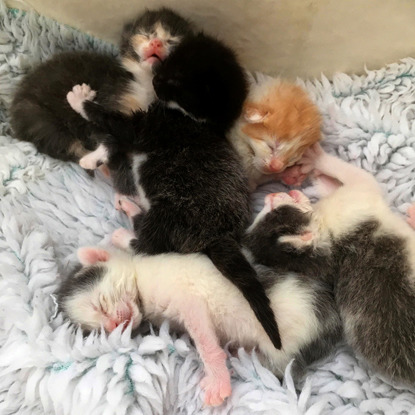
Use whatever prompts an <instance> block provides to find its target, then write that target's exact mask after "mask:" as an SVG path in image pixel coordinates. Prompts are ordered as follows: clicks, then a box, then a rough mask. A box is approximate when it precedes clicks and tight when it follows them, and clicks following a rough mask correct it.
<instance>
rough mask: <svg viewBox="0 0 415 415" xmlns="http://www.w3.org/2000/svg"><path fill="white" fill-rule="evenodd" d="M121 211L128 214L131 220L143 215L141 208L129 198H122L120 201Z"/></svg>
mask: <svg viewBox="0 0 415 415" xmlns="http://www.w3.org/2000/svg"><path fill="white" fill-rule="evenodd" d="M118 203H119V206H120V209H121V210H122V211H123V212H124V213H126V215H127V216H128V217H129V218H132V217H134V216H137V215H139V214H140V213H142V211H141V209H140V207H139V206H137V205H136V204H135V203H134V202H132V201H131V200H130V199H129V198H128V197H127V196H121V197H120V198H119V200H118Z"/></svg>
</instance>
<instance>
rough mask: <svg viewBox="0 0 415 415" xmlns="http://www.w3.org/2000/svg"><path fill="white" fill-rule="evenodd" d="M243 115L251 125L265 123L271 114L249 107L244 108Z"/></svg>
mask: <svg viewBox="0 0 415 415" xmlns="http://www.w3.org/2000/svg"><path fill="white" fill-rule="evenodd" d="M243 115H244V119H245V121H247V122H249V123H250V124H258V123H260V122H263V121H264V120H265V119H266V118H267V117H268V115H269V112H268V111H264V110H260V109H259V108H255V107H252V106H249V105H247V106H246V107H245V108H244V111H243Z"/></svg>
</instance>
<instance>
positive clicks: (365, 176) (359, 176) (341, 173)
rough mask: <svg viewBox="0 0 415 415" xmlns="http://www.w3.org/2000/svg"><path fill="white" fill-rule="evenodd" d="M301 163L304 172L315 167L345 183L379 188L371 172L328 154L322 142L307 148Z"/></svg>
mask: <svg viewBox="0 0 415 415" xmlns="http://www.w3.org/2000/svg"><path fill="white" fill-rule="evenodd" d="M301 164H302V165H303V169H304V170H303V171H304V172H308V171H310V170H311V169H313V168H314V169H317V170H318V171H319V172H320V173H323V174H325V175H327V176H329V177H333V178H334V179H337V180H338V181H339V182H341V183H343V184H344V185H356V184H357V185H369V186H370V187H375V188H377V189H379V185H378V183H377V181H376V179H375V178H374V177H373V176H372V175H371V174H370V173H368V172H366V171H365V170H363V169H360V168H359V167H356V166H353V165H352V164H350V163H347V162H345V161H343V160H341V159H339V158H338V157H335V156H332V155H330V154H327V153H326V152H325V151H324V150H323V149H322V147H321V146H320V144H314V145H312V146H311V147H310V148H309V149H307V150H306V152H305V153H304V156H303V158H302V160H301Z"/></svg>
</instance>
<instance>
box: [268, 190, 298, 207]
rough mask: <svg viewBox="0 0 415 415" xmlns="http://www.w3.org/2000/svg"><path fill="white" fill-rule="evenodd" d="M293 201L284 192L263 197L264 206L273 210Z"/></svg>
mask: <svg viewBox="0 0 415 415" xmlns="http://www.w3.org/2000/svg"><path fill="white" fill-rule="evenodd" d="M292 202H293V199H292V198H291V196H290V195H289V194H287V193H284V192H279V193H271V194H269V195H267V196H265V205H266V206H267V207H269V208H270V209H275V208H277V207H278V206H280V205H284V204H287V203H292Z"/></svg>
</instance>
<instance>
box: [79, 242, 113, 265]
mask: <svg viewBox="0 0 415 415" xmlns="http://www.w3.org/2000/svg"><path fill="white" fill-rule="evenodd" d="M78 259H79V261H80V263H81V264H82V265H94V264H96V263H97V262H106V261H108V260H109V259H110V253H109V252H108V251H107V250H105V249H103V248H96V247H90V246H85V247H83V248H79V249H78Z"/></svg>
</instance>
